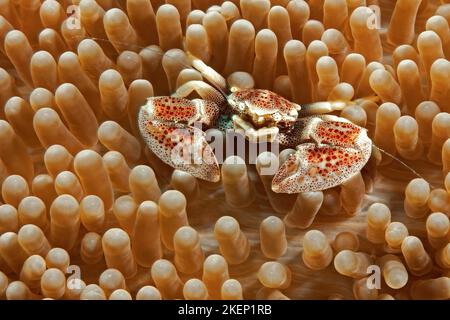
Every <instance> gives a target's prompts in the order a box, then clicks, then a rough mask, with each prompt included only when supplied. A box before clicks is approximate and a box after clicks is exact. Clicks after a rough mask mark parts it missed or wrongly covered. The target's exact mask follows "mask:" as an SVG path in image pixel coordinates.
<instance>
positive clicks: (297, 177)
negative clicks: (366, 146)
mask: <svg viewBox="0 0 450 320" xmlns="http://www.w3.org/2000/svg"><path fill="white" fill-rule="evenodd" d="M369 155H370V153H369ZM367 160H368V157H367V155H366V152H365V150H359V149H355V148H350V147H339V146H331V145H325V144H322V145H317V144H315V143H305V144H301V145H299V146H298V147H297V151H296V152H295V153H293V154H291V155H290V156H289V158H288V159H287V160H286V161H285V162H284V163H283V165H282V166H281V167H280V169H279V170H278V172H277V173H276V174H275V176H274V177H273V180H272V190H273V191H274V192H277V193H300V192H309V191H320V190H324V189H328V188H332V187H335V186H337V185H340V184H341V183H343V182H345V181H346V180H348V179H349V178H351V177H352V176H353V175H355V174H356V173H358V172H359V171H360V170H361V169H362V167H363V166H364V165H365V164H366V162H367Z"/></svg>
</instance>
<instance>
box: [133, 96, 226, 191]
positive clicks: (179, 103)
mask: <svg viewBox="0 0 450 320" xmlns="http://www.w3.org/2000/svg"><path fill="white" fill-rule="evenodd" d="M218 114H219V108H218V107H217V105H215V104H214V103H213V102H210V101H204V100H200V99H195V100H192V101H191V100H187V99H181V98H174V97H153V98H150V99H149V100H148V102H147V104H146V105H145V106H143V107H142V108H141V110H140V111H139V115H138V124H139V130H140V132H141V135H142V137H143V138H144V141H145V143H146V144H147V146H148V147H149V148H150V150H151V151H152V152H153V153H155V154H156V156H158V157H159V158H160V159H161V160H162V161H163V162H165V163H167V164H169V165H170V166H172V167H173V168H175V169H179V170H182V171H185V172H188V173H190V174H192V175H193V176H194V177H196V178H200V179H203V180H208V181H214V182H216V181H219V179H220V171H219V165H218V163H217V159H216V156H215V155H214V152H213V150H212V148H211V147H210V146H209V144H208V142H207V141H206V134H205V132H203V131H202V130H201V127H198V126H197V124H200V125H201V124H206V125H211V124H213V123H214V122H215V121H216V119H217V117H218Z"/></svg>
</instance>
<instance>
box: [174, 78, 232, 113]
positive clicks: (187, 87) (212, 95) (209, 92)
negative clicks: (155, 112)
mask: <svg viewBox="0 0 450 320" xmlns="http://www.w3.org/2000/svg"><path fill="white" fill-rule="evenodd" d="M192 92H196V93H197V94H198V95H199V96H200V97H202V99H204V100H207V101H212V102H214V103H215V104H217V105H218V106H220V107H224V106H225V105H226V99H225V96H224V95H223V94H222V93H221V92H219V91H218V90H217V89H215V88H214V87H213V86H211V85H209V84H207V83H206V82H203V81H199V80H192V81H188V82H186V83H185V84H183V85H181V86H180V87H179V88H178V89H177V91H175V93H174V94H172V97H176V98H186V97H188V96H189V95H190V94H191V93H192Z"/></svg>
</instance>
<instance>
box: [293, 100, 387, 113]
mask: <svg viewBox="0 0 450 320" xmlns="http://www.w3.org/2000/svg"><path fill="white" fill-rule="evenodd" d="M378 100H379V97H377V96H373V97H366V98H361V99H357V100H353V101H319V102H313V103H309V104H304V105H302V108H301V110H300V114H301V115H314V114H326V113H331V112H333V111H341V110H343V109H344V108H345V107H347V106H353V105H358V104H359V103H361V102H362V101H374V102H377V101H378Z"/></svg>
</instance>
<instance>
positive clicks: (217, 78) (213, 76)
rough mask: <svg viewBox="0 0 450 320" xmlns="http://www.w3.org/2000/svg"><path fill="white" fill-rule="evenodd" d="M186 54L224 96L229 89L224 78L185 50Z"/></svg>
mask: <svg viewBox="0 0 450 320" xmlns="http://www.w3.org/2000/svg"><path fill="white" fill-rule="evenodd" d="M186 54H187V56H188V59H189V62H190V63H191V64H192V66H193V67H194V68H195V69H196V70H197V71H199V72H200V73H201V74H202V76H204V77H205V78H206V80H208V81H209V82H211V84H212V85H213V86H214V87H216V89H218V90H219V91H220V92H221V93H222V94H223V95H224V96H225V97H226V96H227V94H226V92H228V91H229V89H228V86H227V82H226V80H225V78H224V77H223V76H222V75H221V74H219V73H218V72H217V71H216V70H214V69H213V68H211V67H210V66H207V65H206V63H204V62H203V61H202V60H200V59H199V58H197V57H195V56H194V55H192V54H191V53H190V52H186Z"/></svg>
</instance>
